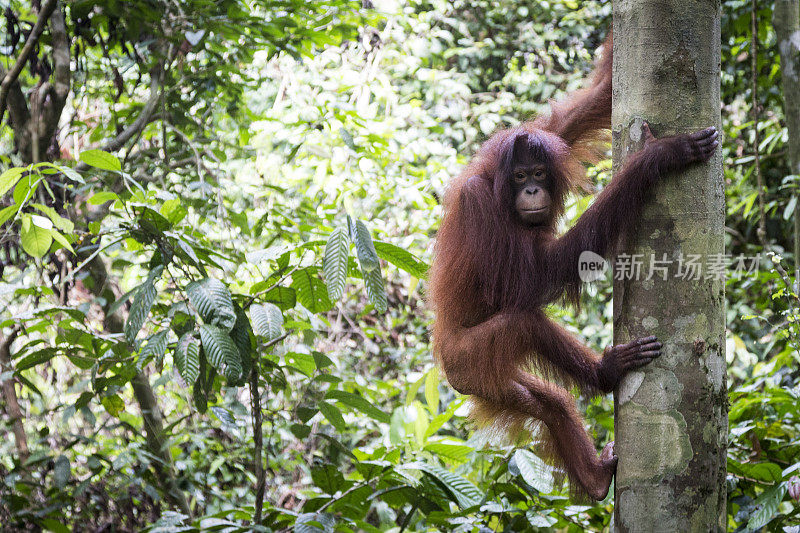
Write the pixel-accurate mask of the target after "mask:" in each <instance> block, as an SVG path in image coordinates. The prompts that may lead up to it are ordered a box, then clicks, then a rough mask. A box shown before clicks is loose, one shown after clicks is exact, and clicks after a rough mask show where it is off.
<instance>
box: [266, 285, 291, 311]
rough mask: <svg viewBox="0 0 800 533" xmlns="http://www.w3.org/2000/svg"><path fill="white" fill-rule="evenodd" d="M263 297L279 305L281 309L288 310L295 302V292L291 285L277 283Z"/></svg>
mask: <svg viewBox="0 0 800 533" xmlns="http://www.w3.org/2000/svg"><path fill="white" fill-rule="evenodd" d="M264 299H265V300H266V301H268V302H272V303H274V304H275V305H277V306H278V307H280V308H281V310H282V311H288V310H289V309H292V308H293V307H294V306H295V305H296V304H297V292H296V291H295V290H294V289H293V288H291V287H283V286H281V285H279V286H277V287H274V288H273V289H271V290H270V291H269V292H268V293H267V294H265V295H264Z"/></svg>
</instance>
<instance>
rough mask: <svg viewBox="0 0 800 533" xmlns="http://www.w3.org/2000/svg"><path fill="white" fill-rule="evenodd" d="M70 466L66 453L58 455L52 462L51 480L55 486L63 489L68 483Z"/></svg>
mask: <svg viewBox="0 0 800 533" xmlns="http://www.w3.org/2000/svg"><path fill="white" fill-rule="evenodd" d="M70 476H71V468H70V464H69V458H68V457H67V456H66V455H59V456H58V457H56V460H55V461H54V463H53V481H55V483H56V487H58V488H59V489H63V488H64V487H66V486H67V483H69V478H70Z"/></svg>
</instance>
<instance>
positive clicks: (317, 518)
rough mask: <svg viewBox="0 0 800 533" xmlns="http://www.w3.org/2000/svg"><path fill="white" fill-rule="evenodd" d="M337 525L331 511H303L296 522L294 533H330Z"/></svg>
mask: <svg viewBox="0 0 800 533" xmlns="http://www.w3.org/2000/svg"><path fill="white" fill-rule="evenodd" d="M334 526H336V517H335V516H334V515H332V514H330V513H303V514H301V515H300V516H298V517H297V520H295V522H294V533H329V532H332V531H333V528H334Z"/></svg>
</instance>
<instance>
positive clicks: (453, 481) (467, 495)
mask: <svg viewBox="0 0 800 533" xmlns="http://www.w3.org/2000/svg"><path fill="white" fill-rule="evenodd" d="M404 466H405V468H415V469H417V470H422V471H423V472H425V473H426V474H428V475H429V476H430V477H431V478H432V479H433V480H434V481H435V482H436V483H437V484H438V485H439V486H441V488H443V489H444V490H445V491H447V492H448V493H449V495H450V496H451V499H452V500H453V501H454V502H456V503H457V504H458V506H459V507H461V508H462V509H464V508H467V507H473V506H475V505H478V504H479V503H481V501H482V500H483V496H484V494H483V493H482V492H481V491H480V489H478V487H476V486H475V485H473V484H472V483H471V482H470V481H468V480H467V479H465V478H463V477H461V476H459V475H458V474H454V473H452V472H450V471H449V470H446V469H444V468H442V467H441V466H437V465H433V464H430V463H423V462H421V461H419V462H416V463H411V464H407V465H404Z"/></svg>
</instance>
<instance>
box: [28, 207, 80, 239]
mask: <svg viewBox="0 0 800 533" xmlns="http://www.w3.org/2000/svg"><path fill="white" fill-rule="evenodd" d="M31 206H32V207H35V208H36V209H38V210H39V211H41V212H42V213H44V214H45V215H47V217H48V218H49V219H50V220H51V221H52V222H53V225H54V226H55V227H57V228H58V229H60V230H61V231H63V232H64V233H72V232H73V231H74V230H75V224H74V223H73V222H72V221H71V220H69V219H66V218H64V217H62V216H61V215H59V214H58V213H57V212H56V210H55V209H53V208H52V207H48V206H46V205H42V204H37V203H32V204H31Z"/></svg>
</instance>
